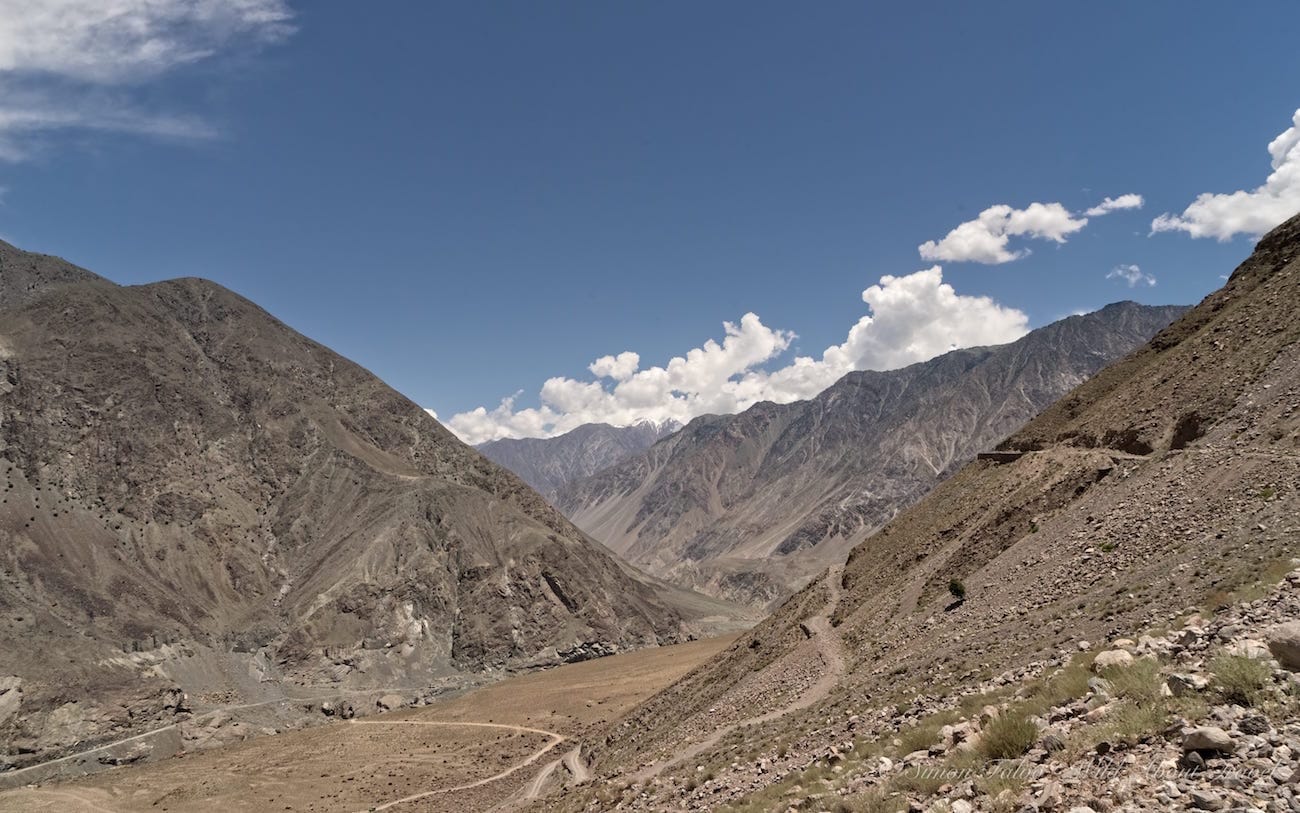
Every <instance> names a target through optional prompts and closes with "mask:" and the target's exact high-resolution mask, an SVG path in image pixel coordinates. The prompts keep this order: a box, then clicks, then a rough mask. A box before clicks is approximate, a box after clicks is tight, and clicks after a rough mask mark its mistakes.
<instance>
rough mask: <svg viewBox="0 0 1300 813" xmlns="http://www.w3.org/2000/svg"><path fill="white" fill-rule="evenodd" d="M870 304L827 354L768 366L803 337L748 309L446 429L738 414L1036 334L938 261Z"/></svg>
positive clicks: (883, 287)
mask: <svg viewBox="0 0 1300 813" xmlns="http://www.w3.org/2000/svg"><path fill="white" fill-rule="evenodd" d="M862 300H863V301H864V302H865V303H866V304H867V306H868V310H869V311H870V312H869V314H868V315H866V316H863V317H862V318H861V319H859V320H858V322H857V323H856V324H855V325H853V327H852V328H851V329H850V330H849V333H848V336H847V338H846V339H845V341H844V342H843V343H841V344H838V345H833V346H831V347H828V348H826V350H825V351H824V352H823V353H822V355H821V358H820V359H814V358H811V357H806V356H801V357H798V358H795V359H793V360H791V361H790V363H788V364H786V365H785V366H783V367H779V368H777V369H775V370H768V369H766V365H767V364H768V363H769V362H771V361H773V360H774V359H776V358H777V357H778V356H780V355H781V354H782V353H784V352H785V351H786V350H787V349H788V348H789V347H790V344H791V342H792V341H793V340H794V338H795V334H794V333H792V332H790V331H785V330H774V329H772V328H769V327H768V326H766V325H764V324H763V322H762V320H761V319H759V317H758V316H757V315H756V314H753V313H747V314H745V315H744V317H742V318H741V320H740V323H739V324H733V323H730V322H725V323H723V329H724V332H725V336H724V338H723V340H722V342H721V343H718V342H716V341H714V340H712V339H710V340H709V341H707V342H705V343H704V344H703V345H702V346H701V347H698V348H695V349H693V350H691V351H689V352H688V353H686V354H685V355H684V356H678V357H676V358H673V359H671V360H670V361H669V362H668V363H667V364H666V365H664V366H662V367H658V366H656V367H650V368H647V369H643V370H641V369H638V366H639V364H640V356H639V355H637V354H636V353H631V352H625V353H620V354H619V355H617V356H603V357H601V358H599V359H597V360H596V361H594V362H593V363H592V364H591V365H590V367H589V369H590V370H591V372H592V374H593V375H595V376H597V377H598V380H595V381H578V380H575V379H572V378H562V377H561V378H551V379H549V380H547V381H546V383H545V384H543V385H542V389H541V393H540V403H541V405H540V406H538V407H529V408H522V409H516V408H515V403H516V401H517V400H518V398H519V396H520V395H521V393H515V394H514V395H512V396H510V397H508V398H505V399H503V400H502V402H501V403H500V404H499V405H498V406H497V407H496V408H495V409H492V410H489V409H487V408H486V407H479V408H477V409H474V410H471V411H469V412H462V413H459V414H457V415H454V416H452V418H451V420H450V421H448V424H447V425H448V426H450V427H451V429H452V430H453V431H454V432H456V434H458V435H459V436H460V437H461V438H462V439H464V440H465V441H467V442H469V443H483V442H486V441H488V440H495V439H497V438H503V437H546V436H550V435H556V434H560V433H563V432H567V431H569V430H571V429H573V428H575V427H577V426H580V425H582V424H584V423H592V422H604V423H612V424H615V425H619V426H626V425H629V424H634V423H637V422H640V421H644V420H649V421H655V422H662V421H666V420H676V421H680V422H682V423H685V422H686V421H689V420H690V419H691V418H694V417H696V416H698V415H704V414H708V413H734V412H739V411H741V410H743V409H747V408H748V407H750V406H752V405H753V404H755V403H758V402H759V401H776V402H779V403H788V402H790V401H794V400H798V399H803V398H811V397H812V396H814V395H816V394H817V393H819V392H821V391H822V390H823V389H825V388H826V387H828V386H830V385H831V384H832V383H834V382H835V381H836V380H837V379H839V378H840V377H842V376H843V375H844V374H845V373H848V372H851V371H853V370H864V369H877V370H884V369H892V368H895V367H901V366H904V365H907V364H911V363H913V362H917V361H924V360H925V359H928V358H932V357H934V356H936V355H939V354H940V353H944V352H947V351H948V350H952V349H954V348H957V347H971V346H976V345H983V344H1000V343H1003V342H1008V341H1012V340H1014V339H1016V338H1019V337H1020V336H1022V335H1024V334H1025V332H1026V331H1027V330H1028V317H1026V316H1025V314H1024V313H1021V312H1020V311H1018V310H1015V309H1013V308H1006V307H1003V306H1001V305H998V304H997V303H996V302H994V301H993V300H992V299H990V298H988V297H983V296H963V295H961V294H958V293H957V292H956V291H955V290H953V288H952V286H951V285H948V284H946V283H945V282H944V281H943V271H942V269H941V268H939V267H938V266H935V267H933V268H929V269H925V270H923V271H917V272H916V273H914V274H908V275H906V276H900V277H894V276H885V277H881V279H880V282H879V283H878V284H876V285H873V286H871V287H870V288H867V289H866V290H865V291H863V292H862ZM599 379H609V381H610V382H612V385H611V384H610V383H606V382H605V381H601V380H599Z"/></svg>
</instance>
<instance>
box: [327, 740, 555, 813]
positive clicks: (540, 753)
mask: <svg viewBox="0 0 1300 813" xmlns="http://www.w3.org/2000/svg"><path fill="white" fill-rule="evenodd" d="M351 724H352V725H427V726H458V727H462V728H499V729H505V730H507V731H515V732H518V733H522V734H541V735H542V736H544V737H549V738H550V742H548V743H547V744H546V745H544V746H542V747H541V748H539V749H538V750H536V751H534V752H533V753H532V754H530V755H529V756H528V758H527V759H525V760H523V761H522V762H516V763H515V764H514V765H511V766H510V767H509V768H506V769H505V770H504V771H501V772H500V773H498V774H494V775H492V776H489V777H487V778H486V779H479V780H477V781H474V782H468V783H466V784H464V785H456V786H455V787H450V788H438V789H437V790H428V791H424V792H423V793H413V794H411V795H410V796H403V797H402V798H400V799H394V800H392V801H391V802H384V803H382V804H378V805H371V806H369V807H366V808H363V809H362V810H361V811H358V813H366V812H367V811H371V810H376V811H377V810H388V809H390V808H394V807H397V806H398V805H403V804H406V803H408V802H415V801H418V800H420V799H427V798H429V797H430V796H440V795H442V794H444V793H455V792H457V791H464V790H472V789H474V788H480V787H483V786H484V785H488V784H491V783H493V782H498V781H500V780H502V779H505V778H506V777H508V776H510V775H512V774H514V773H515V772H516V771H518V770H520V769H522V768H527V767H528V766H529V765H532V764H533V763H534V762H536V761H537V760H539V759H541V758H542V757H544V756H546V755H547V754H548V753H550V752H551V750H552V749H553V748H555V747H556V746H557V745H559V744H560V743H562V742H564V740H565V737H564V735H563V734H556V733H555V732H554V731H547V730H545V729H542V728H529V727H527V726H521V725H509V724H507V723H469V722H463V721H448V722H443V721H441V720H352V721H351ZM557 764H558V761H557ZM535 781H536V780H534V782H535Z"/></svg>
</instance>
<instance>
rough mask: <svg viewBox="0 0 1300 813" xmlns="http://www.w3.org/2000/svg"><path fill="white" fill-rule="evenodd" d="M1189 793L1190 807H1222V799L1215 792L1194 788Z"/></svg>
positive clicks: (1206, 808)
mask: <svg viewBox="0 0 1300 813" xmlns="http://www.w3.org/2000/svg"><path fill="white" fill-rule="evenodd" d="M1189 795H1190V797H1191V802H1192V807H1194V808H1196V809H1197V810H1220V809H1222V808H1223V799H1222V798H1221V797H1220V796H1219V795H1218V794H1217V793H1212V792H1210V791H1208V790H1194V791H1192V792H1191V794H1189Z"/></svg>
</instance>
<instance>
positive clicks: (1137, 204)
mask: <svg viewBox="0 0 1300 813" xmlns="http://www.w3.org/2000/svg"><path fill="white" fill-rule="evenodd" d="M1145 202H1146V201H1144V200H1143V199H1142V196H1141V195H1138V194H1135V193H1132V192H1130V193H1129V194H1127V195H1120V196H1119V197H1117V198H1105V199H1104V200H1102V202H1101V203H1098V204H1097V205H1096V206H1094V207H1092V208H1091V209H1088V210H1086V211H1085V212H1084V214H1085V215H1087V216H1088V217H1101V216H1102V215H1107V214H1110V213H1111V212H1116V211H1119V210H1121V209H1141V208H1142V204H1144V203H1145Z"/></svg>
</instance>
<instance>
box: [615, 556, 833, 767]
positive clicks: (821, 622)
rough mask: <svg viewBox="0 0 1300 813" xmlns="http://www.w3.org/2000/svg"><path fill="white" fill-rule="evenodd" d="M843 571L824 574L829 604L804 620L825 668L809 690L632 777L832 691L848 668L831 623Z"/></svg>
mask: <svg viewBox="0 0 1300 813" xmlns="http://www.w3.org/2000/svg"><path fill="white" fill-rule="evenodd" d="M843 572H844V567H843V565H835V566H833V567H831V568H829V569H828V570H827V571H826V575H825V576H824V577H823V579H824V580H825V582H826V591H827V597H826V606H825V607H823V608H822V611H821V612H819V613H817V614H816V615H814V616H812V617H811V618H809V619H807V620H806V621H804V626H805V627H806V628H807V630H808V632H809V634H810V636H811V638H812V641H813V644H814V645H815V646H816V649H817V654H818V656H820V658H821V659H822V662H823V663H824V664H825V670H824V671H823V672H822V675H821V677H820V678H818V680H817V682H816V683H814V684H813V685H811V686H809V687H808V689H807V690H806V691H804V692H803V693H802V694H800V695H799V697H797V698H795V699H794V700H793V701H791V702H790V703H787V704H786V705H784V706H781V707H780V708H777V709H773V710H772V711H769V712H767V713H765V714H760V715H758V716H757V717H750V718H748V719H745V720H740V721H737V722H735V723H732V724H730V725H726V726H722V727H721V728H719V729H718V730H717V731H715V732H713V734H711V735H710V736H709V737H708V738H707V739H704V740H701V741H700V742H697V743H696V744H694V745H692V746H691V747H689V748H687V749H686V750H685V751H682V752H680V753H678V754H677V755H676V756H674V757H672V758H671V759H666V760H661V761H659V762H656V763H653V764H651V765H648V766H646V767H645V768H642V769H641V770H640V771H637V772H636V773H635V774H633V775H632V777H631V780H632V781H633V782H638V783H644V782H647V781H649V780H651V779H653V778H654V777H656V776H658V775H659V774H661V773H663V772H664V771H665V770H667V769H668V768H671V767H674V766H676V765H680V764H681V763H683V762H686V761H688V760H691V759H694V758H695V757H697V756H699V755H700V754H702V753H704V752H705V751H707V750H709V749H710V748H712V747H713V746H715V745H717V744H718V743H719V742H720V741H721V740H722V738H723V737H725V736H727V735H728V734H730V733H731V732H733V731H735V730H737V729H740V728H744V727H746V726H755V725H762V724H763V723H767V722H770V721H772V720H776V719H779V718H781V717H784V716H786V715H787V714H792V713H793V712H796V711H800V710H802V709H806V708H808V707H809V706H812V705H814V704H816V703H819V702H821V701H822V700H824V699H825V698H826V697H827V696H828V695H830V693H831V691H832V690H833V689H834V688H835V686H836V685H837V684H838V683H839V682H840V679H841V678H842V677H843V676H844V673H845V670H846V668H847V667H846V663H845V657H844V641H843V639H842V638H841V637H840V633H839V630H837V629H836V628H835V627H834V625H832V624H831V616H832V615H833V614H834V612H835V608H836V607H838V606H839V603H840V596H841V595H842V594H843V587H842V585H841V576H842V574H843Z"/></svg>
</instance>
